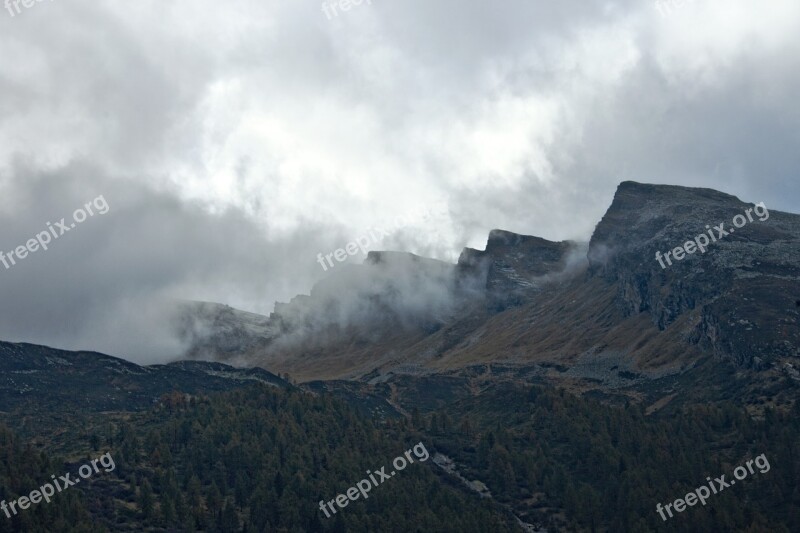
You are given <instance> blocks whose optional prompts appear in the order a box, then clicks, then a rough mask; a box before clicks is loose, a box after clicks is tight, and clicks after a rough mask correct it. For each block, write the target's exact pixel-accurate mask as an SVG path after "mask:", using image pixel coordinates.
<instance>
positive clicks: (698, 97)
mask: <svg viewBox="0 0 800 533" xmlns="http://www.w3.org/2000/svg"><path fill="white" fill-rule="evenodd" d="M320 7H321V6H320V5H317V4H316V3H314V2H312V3H287V2H277V1H267V2H264V1H258V2H257V1H255V0H245V1H242V2H238V3H236V4H220V3H219V2H212V1H211V0H191V1H190V0H176V1H174V2H169V3H165V2H155V1H150V0H145V1H141V2H128V3H122V4H120V3H119V2H111V1H108V0H107V1H100V2H89V1H88V0H72V1H70V2H52V3H49V2H48V3H42V4H38V5H37V6H36V9H30V10H26V11H25V12H23V13H21V14H19V15H17V16H15V17H13V18H12V17H10V16H5V13H4V14H3V16H1V17H0V50H3V54H0V96H2V98H0V195H1V196H0V197H2V198H3V202H2V205H0V219H2V222H3V226H2V227H3V229H2V230H1V231H0V249H4V250H9V249H10V248H11V247H13V246H17V245H18V244H20V243H24V241H25V240H27V238H30V237H31V236H32V235H33V234H35V232H37V231H41V229H40V228H42V226H43V224H44V223H45V222H47V221H48V220H52V219H53V218H60V217H61V216H64V215H65V214H67V213H70V212H71V211H72V210H73V209H75V207H76V206H79V205H82V203H83V202H85V201H88V200H90V199H91V198H94V196H96V195H97V194H104V195H105V197H106V198H107V199H108V201H109V203H110V205H111V212H110V213H109V214H107V215H104V216H103V217H101V218H95V219H90V220H89V221H87V223H85V224H84V225H83V226H82V227H81V228H80V230H79V231H75V232H71V233H70V234H69V235H68V236H67V235H65V236H64V239H65V240H63V241H59V242H58V243H57V244H58V245H57V246H54V247H53V249H51V250H50V251H48V252H47V253H45V254H39V255H37V256H32V257H30V258H29V259H27V260H26V262H25V264H24V265H20V266H19V267H15V268H14V269H13V270H9V271H0V296H2V297H3V298H4V301H5V302H13V304H12V305H11V306H7V307H10V309H7V310H5V311H2V312H1V313H2V315H3V316H0V320H2V322H1V325H0V338H6V339H14V340H31V341H34V342H49V343H54V344H58V345H63V346H68V347H76V346H80V347H85V348H95V349H100V348H102V349H104V350H108V351H112V352H114V353H118V354H121V355H127V356H130V357H137V358H140V359H143V358H144V359H147V358H157V357H166V356H167V354H171V353H173V352H174V351H175V350H176V349H179V348H180V346H176V345H175V343H174V341H173V340H172V339H169V338H165V339H160V340H159V339H158V338H157V337H158V336H157V335H153V336H149V335H144V334H142V333H141V332H146V331H149V330H150V329H153V328H151V326H152V324H147V323H140V324H139V325H137V326H136V327H133V326H132V327H131V331H130V334H129V335H125V329H126V328H125V326H124V324H123V323H122V321H116V322H117V323H111V324H109V323H108V322H109V317H113V316H125V317H126V321H127V322H129V323H139V322H142V321H143V320H144V321H145V322H146V319H147V318H148V317H155V319H154V320H153V322H155V323H156V325H158V324H162V323H163V320H161V319H160V317H159V315H158V313H157V312H155V311H154V310H153V309H154V307H153V306H155V307H158V308H160V304H150V303H149V302H152V301H161V300H160V299H162V298H173V297H179V298H195V299H202V300H216V301H223V302H225V303H229V304H231V305H234V306H238V307H242V308H245V309H248V310H252V311H258V312H268V311H269V310H271V307H272V302H274V301H275V300H283V301H286V300H288V299H289V298H290V297H291V296H292V295H294V294H297V293H307V292H308V290H309V289H310V287H311V285H312V283H313V282H315V281H317V280H319V279H320V278H321V277H322V276H323V275H324V273H323V272H321V269H320V268H319V265H318V264H317V263H316V256H317V253H320V252H323V253H328V252H329V251H332V250H334V249H336V248H339V247H341V246H342V245H344V244H346V243H347V242H350V241H352V240H354V239H355V238H356V237H358V236H359V235H362V234H364V232H365V231H366V230H368V228H370V227H372V226H376V225H380V224H381V223H384V221H385V220H387V219H388V220H391V219H392V218H394V217H396V216H398V215H405V214H406V213H409V212H414V211H420V210H421V211H424V210H425V209H429V208H431V207H432V206H438V205H442V204H446V205H447V209H446V210H443V211H442V214H441V215H440V216H437V217H436V219H435V220H430V221H425V222H416V223H414V224H411V225H409V226H408V227H406V228H404V229H402V230H400V231H397V232H395V233H394V234H393V235H392V236H391V237H390V238H387V239H386V240H385V241H384V242H381V243H380V246H381V248H388V249H397V250H407V251H411V252H415V253H419V254H424V255H430V256H432V257H436V258H439V259H443V260H449V261H451V262H452V261H455V259H456V258H457V256H458V254H459V252H460V250H461V248H462V247H464V246H470V247H477V248H481V247H482V246H483V245H484V243H485V242H486V236H487V234H488V231H489V230H490V229H491V228H504V229H508V230H511V231H515V232H519V233H526V234H533V235H539V236H542V237H545V238H548V239H551V240H562V239H577V240H583V241H585V240H588V238H589V236H590V233H591V231H592V229H593V228H594V226H595V224H596V223H597V221H598V220H599V219H600V217H601V216H602V214H603V212H604V211H605V209H606V208H607V207H608V205H609V203H610V201H611V198H612V196H613V192H614V190H615V187H616V185H617V184H618V183H619V182H620V181H623V180H627V179H631V180H638V181H644V182H658V183H671V184H679V185H696V186H704V187H712V188H716V189H720V190H724V191H726V192H729V193H731V194H735V195H737V196H739V197H741V198H742V199H745V200H753V201H761V200H763V201H765V202H766V203H767V205H770V206H771V207H773V208H774V209H779V210H789V211H797V210H798V209H797V206H798V205H800V184H798V181H797V180H796V179H795V176H794V173H795V172H796V169H797V168H798V167H799V166H800V160H799V159H800V154H798V152H797V150H795V149H794V148H795V147H796V146H797V145H798V141H799V140H800V139H798V132H800V127H798V126H800V111H798V109H797V106H796V105H795V102H794V98H795V95H796V94H797V89H798V86H800V83H799V82H800V80H799V79H798V77H800V68H798V67H799V66H800V65H798V62H799V61H800V59H798V58H800V54H798V52H800V50H798V47H800V37H798V36H799V35H800V31H798V30H799V29H800V28H798V26H800V16H798V15H800V6H798V5H797V4H796V3H793V2H790V1H788V0H778V1H776V2H771V3H770V4H769V5H764V6H761V5H759V6H755V5H753V4H752V3H750V2H745V1H744V0H732V1H729V2H724V3H720V2H711V1H709V0H697V1H695V2H691V3H684V4H683V5H682V6H680V7H679V8H676V9H673V10H672V12H671V13H670V14H669V15H668V16H661V15H660V14H659V11H658V10H657V9H656V7H655V5H654V4H653V3H652V2H632V1H618V2H604V3H590V4H586V3H585V2H580V3H579V2H577V1H566V2H558V3H545V2H523V1H521V0H518V1H517V0H514V1H512V2H507V3H504V4H503V5H502V6H499V5H497V4H492V3H490V2H477V1H469V2H463V1H459V2H456V1H455V0H446V1H442V2H436V3H435V4H432V3H430V2H422V1H419V0H411V1H408V2H390V1H382V2H377V1H376V2H373V3H372V4H371V5H366V4H364V5H361V6H359V8H358V9H352V10H350V11H348V12H341V13H340V14H339V16H337V17H335V18H334V19H332V20H328V19H327V17H326V16H325V15H324V13H323V12H322V10H321V8H320ZM67 237H69V238H68V239H67ZM65 276H66V277H65ZM138 309H142V310H143V311H142V312H141V313H138V312H137V310H138ZM144 310H148V311H146V312H145V311H144ZM136 316H140V317H141V318H140V319H139V320H138V321H137V319H136V318H135V317H136ZM112 322H114V321H112ZM155 329H157V328H155ZM143 339H147V340H148V341H150V340H152V343H153V346H144V345H142V344H141V343H142V342H143ZM134 354H135V355H134ZM149 354H158V355H157V356H156V355H149Z"/></svg>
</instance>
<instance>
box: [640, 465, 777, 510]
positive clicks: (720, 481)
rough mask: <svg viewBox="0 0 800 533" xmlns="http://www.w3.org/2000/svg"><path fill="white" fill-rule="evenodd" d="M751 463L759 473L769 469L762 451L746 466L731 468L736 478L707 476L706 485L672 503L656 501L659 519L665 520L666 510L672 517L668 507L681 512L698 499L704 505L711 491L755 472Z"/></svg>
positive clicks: (720, 490)
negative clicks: (712, 479)
mask: <svg viewBox="0 0 800 533" xmlns="http://www.w3.org/2000/svg"><path fill="white" fill-rule="evenodd" d="M753 463H755V465H756V466H757V467H758V471H759V472H760V473H762V474H766V473H767V472H769V469H770V466H769V461H767V456H766V455H764V454H763V453H762V454H761V455H759V456H758V457H756V459H755V461H753V460H752V459H751V460H749V461H747V462H746V463H745V465H747V468H745V467H744V466H737V467H736V468H735V469H734V470H733V476H734V477H735V478H736V479H732V480H731V481H730V483H728V482H727V481H725V475H724V474H723V475H721V476H720V477H718V478H714V481H711V478H710V477H707V478H706V481H708V487H706V486H705V485H700V486H699V487H698V488H696V489H695V490H694V491H693V492H690V493H689V494H687V495H686V496H684V497H683V498H678V499H677V500H675V501H674V502H672V503H668V504H667V505H665V506H664V507H661V503H658V504H657V505H656V512H657V513H658V514H659V515H661V519H662V520H663V521H664V522H666V521H667V517H666V516H664V511H667V514H669V517H670V518H672V511H671V510H670V507H673V508H674V509H675V512H676V513H682V512H683V511H684V510H685V509H686V506H687V505H688V506H689V507H691V506H693V505H696V504H697V502H698V501H699V502H700V503H702V504H703V505H705V504H706V500H707V499H708V498H710V497H711V494H712V493H713V494H717V493H718V492H722V491H723V490H725V489H726V488H728V487H730V486H732V485H735V484H736V480H737V479H738V480H740V481H741V480H742V479H744V478H746V477H747V474H748V471H749V473H750V474H755V470H753ZM709 489H711V490H709Z"/></svg>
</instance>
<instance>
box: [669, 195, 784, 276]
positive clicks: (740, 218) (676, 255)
mask: <svg viewBox="0 0 800 533" xmlns="http://www.w3.org/2000/svg"><path fill="white" fill-rule="evenodd" d="M759 208H760V209H759ZM744 212H745V215H747V217H746V218H745V215H741V214H739V215H736V216H735V217H733V225H734V226H735V227H736V228H741V227H743V226H744V225H745V224H747V222H748V221H749V222H752V221H753V212H755V214H756V216H758V220H760V221H761V222H764V221H765V220H767V219H768V218H769V211H768V210H767V206H766V205H764V202H759V203H757V204H756V205H755V206H754V207H748V208H747V209H745V211H744ZM706 229H707V230H708V235H706V234H705V233H701V234H700V235H698V236H697V237H695V238H694V240H693V241H686V242H685V243H683V246H678V247H677V248H675V249H673V250H670V251H668V252H667V253H665V254H664V255H663V256H662V255H661V252H656V261H658V264H659V265H661V269H662V270H663V269H665V268H667V266H666V265H665V264H664V261H662V259H665V260H666V261H667V263H668V264H669V266H672V260H671V259H670V258H669V256H670V255H672V257H673V259H675V260H676V261H681V260H683V258H684V257H686V254H693V253H695V252H696V251H697V250H700V253H702V254H704V253H706V247H707V246H708V245H709V244H711V243H712V242H717V240H718V239H721V238H722V237H725V236H727V235H730V234H731V233H734V232H735V231H736V230H735V229H734V228H730V230H729V231H726V230H725V223H724V222H720V223H719V226H714V228H713V229H711V227H710V226H708V224H706ZM715 233H716V235H715ZM709 237H710V238H711V240H710V241H709V240H708V239H709Z"/></svg>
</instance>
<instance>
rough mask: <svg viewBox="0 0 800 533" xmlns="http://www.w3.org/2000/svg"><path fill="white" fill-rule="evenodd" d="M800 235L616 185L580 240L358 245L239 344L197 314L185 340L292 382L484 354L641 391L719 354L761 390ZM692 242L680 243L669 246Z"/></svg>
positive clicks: (744, 210)
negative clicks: (354, 256)
mask: <svg viewBox="0 0 800 533" xmlns="http://www.w3.org/2000/svg"><path fill="white" fill-rule="evenodd" d="M742 221H744V223H743V224H742ZM734 222H735V223H736V224H737V225H740V226H741V227H735V226H734ZM720 223H722V224H723V225H722V227H721V228H719V229H720V230H722V232H724V233H727V235H725V234H724V233H721V232H720V231H719V230H717V229H715V228H718V227H719V224H720ZM709 232H710V233H709ZM701 235H702V236H703V237H700V236H701ZM799 236H800V216H798V215H795V214H789V213H782V212H777V211H769V210H768V209H767V206H764V205H763V204H759V205H754V204H752V203H745V202H742V201H741V200H739V199H738V198H736V197H734V196H731V195H728V194H725V193H722V192H718V191H713V190H709V189H699V188H689V187H679V186H666V185H648V184H641V183H635V182H623V183H621V184H620V185H619V187H618V189H617V192H616V194H615V196H614V199H613V201H612V204H611V206H610V207H609V209H608V210H607V212H606V214H605V215H604V217H603V218H602V220H601V221H600V222H599V223H598V225H597V227H596V228H595V231H594V233H593V235H592V237H591V240H590V241H589V243H576V242H570V241H566V242H552V241H548V240H545V239H542V238H539V237H533V236H526V235H518V234H515V233H511V232H507V231H501V230H493V231H492V232H491V233H490V234H489V238H488V241H487V244H486V248H485V250H473V249H470V248H467V249H465V250H464V251H463V252H462V253H461V256H460V257H459V260H458V263H457V264H455V265H450V264H446V263H442V262H438V261H433V260H429V259H424V258H420V257H417V256H414V255H411V254H403V253H398V252H391V253H389V252H371V253H370V254H369V256H368V258H367V260H366V261H365V263H364V264H363V265H359V266H351V267H348V268H343V269H341V270H339V271H337V272H334V273H331V275H330V276H329V277H328V278H326V279H325V280H323V281H321V282H320V283H318V284H317V285H316V286H315V287H314V288H313V289H312V290H311V294H310V295H309V296H301V297H297V298H296V299H294V300H293V301H292V302H291V303H289V304H278V305H276V308H275V312H274V313H273V314H272V315H271V316H270V317H269V318H266V317H262V318H260V319H259V320H260V322H259V323H260V324H261V330H260V331H258V332H254V333H253V334H252V335H251V334H245V335H244V336H243V337H242V338H241V339H240V340H239V341H238V342H239V343H238V346H234V345H232V344H231V343H229V342H220V340H219V335H220V330H219V329H214V328H213V327H209V328H208V330H207V331H208V334H207V335H206V336H205V337H202V336H196V337H194V338H193V339H192V342H193V349H192V352H191V353H192V354H198V353H202V354H204V357H206V358H214V359H218V360H223V361H224V360H231V361H236V362H237V364H246V365H256V366H261V367H264V368H269V369H271V370H273V371H279V372H288V373H290V374H291V375H292V376H293V377H295V378H296V379H299V380H301V381H313V380H319V379H322V380H330V379H348V380H357V381H363V382H369V383H375V382H377V381H382V380H387V379H392V377H393V376H398V375H403V374H405V375H418V376H437V375H438V376H446V375H453V376H469V375H474V374H476V373H477V374H481V373H485V372H487V371H488V370H487V369H488V367H487V366H486V365H488V364H491V367H492V369H493V371H494V373H495V374H496V375H507V376H509V378H510V379H517V378H523V379H544V380H555V381H558V382H561V383H563V384H569V386H571V387H575V388H577V389H578V390H582V391H592V390H594V391H596V392H598V393H614V394H623V395H626V396H629V397H631V398H639V397H641V395H642V394H645V395H646V397H648V398H650V399H651V400H652V401H653V402H655V401H657V400H658V399H660V398H662V397H664V396H665V395H667V394H669V393H670V391H671V389H672V388H673V387H674V383H673V382H674V381H675V380H676V379H677V380H679V381H686V380H689V381H693V380H696V379H699V376H702V375H704V372H705V371H707V370H708V369H710V368H711V367H714V368H716V367H717V365H719V364H720V363H724V365H723V366H722V367H720V368H719V369H716V370H713V371H710V372H711V375H712V376H721V375H726V374H727V373H728V372H729V371H734V372H745V374H746V376H747V377H748V380H747V385H746V386H743V387H738V388H739V389H741V390H739V393H741V394H745V393H746V394H748V395H749V396H750V399H751V400H752V401H753V402H758V401H763V398H764V394H763V389H764V388H765V387H768V384H769V383H771V382H775V381H780V380H784V379H788V380H789V381H791V382H794V383H796V382H797V380H798V379H800V375H798V373H797V370H796V369H797V367H798V364H800V362H798V356H800V328H798V318H800V308H799V307H798V306H797V305H796V301H797V300H798V297H799V295H800V282H798V280H800V241H799V239H800V237H799ZM706 237H707V238H706ZM695 238H697V241H695ZM690 240H691V241H692V243H693V245H692V246H688V248H687V250H691V249H692V248H694V250H693V253H691V254H689V253H684V254H683V255H682V254H681V253H680V252H679V253H678V255H681V257H682V258H681V259H680V260H678V259H677V258H675V256H674V249H675V248H676V247H678V246H682V245H684V244H685V243H687V242H688V241H690ZM706 241H708V242H707V243H706ZM697 243H699V245H703V244H704V243H705V245H704V246H702V248H703V250H704V251H703V252H701V251H700V250H699V249H697V246H698V244H697ZM656 252H660V254H661V255H660V257H662V259H661V260H660V261H659V259H657V256H656ZM667 252H673V254H672V255H670V256H669V262H671V263H672V264H668V261H666V260H665V259H663V256H664V254H666V253H667ZM684 255H685V257H684ZM662 264H663V268H662ZM212 322H213V321H212ZM240 329H241V330H242V331H243V332H244V331H245V330H246V328H244V327H242V328H240ZM234 344H235V343H234ZM706 377H709V376H706ZM712 381H716V380H713V379H712ZM707 392H708V393H709V394H713V393H717V394H719V395H726V394H731V393H732V392H731V391H730V390H728V389H727V388H726V387H725V386H723V385H722V384H720V386H719V387H717V386H714V387H711V388H710V389H709V391H707ZM779 396H781V397H780V398H777V399H774V398H773V400H775V401H778V402H781V401H786V400H787V398H786V397H785V396H786V394H785V392H781V393H780V394H779ZM759 399H760V400H759Z"/></svg>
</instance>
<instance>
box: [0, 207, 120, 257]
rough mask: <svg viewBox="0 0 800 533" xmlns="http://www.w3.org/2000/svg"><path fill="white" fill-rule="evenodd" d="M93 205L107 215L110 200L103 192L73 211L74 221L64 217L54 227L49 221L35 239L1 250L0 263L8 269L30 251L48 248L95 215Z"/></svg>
mask: <svg viewBox="0 0 800 533" xmlns="http://www.w3.org/2000/svg"><path fill="white" fill-rule="evenodd" d="M92 207H94V208H95V209H97V214H98V215H105V214H106V213H108V210H109V207H108V202H106V199H105V198H103V195H102V194H101V195H100V196H98V197H97V198H95V199H94V200H93V201H91V202H87V203H86V204H85V205H84V206H83V207H79V208H78V209H76V210H75V212H74V213H72V220H74V222H72V223H67V222H66V221H65V219H63V218H62V219H61V221H59V222H56V223H55V227H53V224H51V223H50V222H48V223H47V230H45V231H42V232H40V233H38V234H37V235H36V237H35V238H33V239H28V242H26V243H25V244H22V245H20V246H17V247H16V248H15V249H13V250H11V251H10V252H4V251H2V250H0V263H2V264H3V266H4V267H6V270H8V269H9V268H11V267H12V266H14V265H16V264H17V261H21V260H22V259H25V258H26V257H28V254H29V253H34V252H36V251H38V250H39V249H40V248H41V249H42V250H47V246H48V245H49V244H50V243H51V242H52V241H53V239H58V238H59V237H61V236H62V235H64V234H65V233H67V232H68V231H71V230H72V229H74V228H75V227H76V226H77V225H78V224H80V223H81V222H83V221H85V220H86V219H87V218H88V217H93V216H94V215H95V212H94V210H93V209H92ZM84 209H85V210H84ZM87 213H88V214H87ZM51 235H52V237H51Z"/></svg>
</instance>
